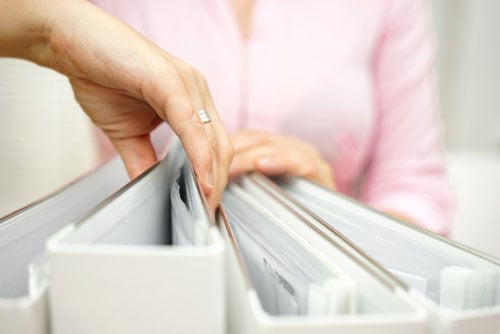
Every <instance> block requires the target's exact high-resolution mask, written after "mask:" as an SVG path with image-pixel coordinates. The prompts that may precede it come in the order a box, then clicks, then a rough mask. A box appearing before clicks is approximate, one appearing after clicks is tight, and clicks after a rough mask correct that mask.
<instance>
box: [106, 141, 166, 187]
mask: <svg viewBox="0 0 500 334" xmlns="http://www.w3.org/2000/svg"><path fill="white" fill-rule="evenodd" d="M111 142H112V143H113V145H114V146H115V148H116V150H117V151H118V153H119V154H120V156H121V158H122V160H123V162H124V164H125V168H126V169H127V173H128V175H129V176H130V178H131V179H133V178H136V177H137V176H139V175H140V174H142V173H143V172H144V171H145V170H147V169H148V168H149V167H151V166H152V165H154V164H155V163H156V161H157V157H156V152H155V150H154V148H153V144H152V143H151V139H150V137H149V134H147V135H142V136H137V137H128V138H112V139H111Z"/></svg>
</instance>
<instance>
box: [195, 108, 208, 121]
mask: <svg viewBox="0 0 500 334" xmlns="http://www.w3.org/2000/svg"><path fill="white" fill-rule="evenodd" d="M198 117H199V118H200V121H201V122H202V123H209V122H210V116H208V113H207V111H206V110H205V109H200V110H198Z"/></svg>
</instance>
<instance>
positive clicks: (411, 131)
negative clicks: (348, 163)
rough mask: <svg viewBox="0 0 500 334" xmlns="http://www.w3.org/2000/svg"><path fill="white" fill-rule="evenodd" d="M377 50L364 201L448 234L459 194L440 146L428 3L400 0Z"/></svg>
mask: <svg viewBox="0 0 500 334" xmlns="http://www.w3.org/2000/svg"><path fill="white" fill-rule="evenodd" d="M388 3H390V5H389V6H388V7H387V8H386V11H385V12H384V17H383V22H382V26H381V30H380V35H379V38H378V41H377V45H376V46H375V52H374V54H373V63H372V66H373V78H374V86H375V99H376V105H377V113H378V119H377V127H376V132H375V137H374V142H373V149H372V152H371V153H372V156H371V158H370V163H369V166H368V168H367V173H366V178H365V184H364V187H363V193H362V197H363V200H364V201H365V202H366V203H368V204H369V205H371V206H374V207H375V208H378V209H380V210H383V211H391V212H397V213H398V214H401V215H403V216H406V217H408V218H410V219H411V220H412V221H414V222H415V223H417V224H419V225H420V226H422V227H424V228H427V229H429V230H431V231H434V232H437V233H440V234H444V235H446V234H448V233H449V231H450V228H451V222H452V216H453V211H454V196H453V195H452V191H451V189H450V185H449V183H448V180H447V175H446V164H445V159H444V154H443V150H442V147H441V134H440V122H439V117H438V116H439V115H438V101H437V94H436V82H435V76H434V69H433V62H434V44H433V42H434V41H433V36H432V34H431V31H430V22H429V21H430V19H429V15H428V13H429V12H428V7H427V3H426V2H425V1H423V0H414V1H413V0H394V1H388Z"/></svg>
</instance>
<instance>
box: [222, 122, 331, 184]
mask: <svg viewBox="0 0 500 334" xmlns="http://www.w3.org/2000/svg"><path fill="white" fill-rule="evenodd" d="M231 139H232V141H233V147H234V159H233V163H232V164H231V167H230V169H229V175H230V176H231V177H235V176H238V175H241V174H244V173H247V172H250V171H258V172H261V173H263V174H266V175H280V174H289V175H295V176H303V177H305V178H307V179H310V180H311V181H314V182H316V183H318V184H321V185H323V186H325V187H328V188H330V189H335V184H334V177H333V172H332V169H331V168H330V165H329V164H328V163H327V162H326V161H325V160H323V158H322V157H321V154H320V152H319V151H318V149H317V148H315V147H314V146H312V145H310V144H308V143H305V142H303V141H301V140H298V139H295V138H293V137H288V136H284V135H279V134H271V133H266V132H260V131H248V130H245V131H241V132H239V133H237V134H235V135H233V136H232V138H231Z"/></svg>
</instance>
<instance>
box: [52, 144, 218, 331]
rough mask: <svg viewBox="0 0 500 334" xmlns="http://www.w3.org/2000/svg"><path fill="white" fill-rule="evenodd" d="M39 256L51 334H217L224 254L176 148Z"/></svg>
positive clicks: (191, 177)
mask: <svg viewBox="0 0 500 334" xmlns="http://www.w3.org/2000/svg"><path fill="white" fill-rule="evenodd" d="M172 241H173V242H174V243H172ZM47 247H48V253H49V260H50V261H49V263H50V271H51V273H50V275H51V289H50V305H51V320H52V331H53V333H54V334H66V333H72V334H79V333H82V334H83V333H86V334H87V333H92V334H99V333H103V334H104V333H105V334H110V333H120V334H127V333H149V334H154V333H215V334H216V333H224V332H225V327H224V326H225V298H224V286H225V281H224V258H223V254H224V244H223V242H222V239H221V238H220V235H219V233H218V231H217V229H216V227H215V225H214V224H213V222H212V221H211V219H210V218H209V215H208V213H207V209H206V206H205V202H204V201H203V198H202V196H201V194H200V190H199V187H198V184H197V183H196V181H195V179H194V173H193V172H192V170H191V168H190V167H189V164H188V163H187V158H186V156H185V153H184V151H183V150H182V149H181V147H180V144H179V142H176V144H175V145H173V147H172V148H171V149H170V150H169V152H168V154H167V157H166V158H165V159H163V160H162V161H161V162H159V163H158V164H156V165H155V166H154V167H152V168H151V169H150V170H148V171H147V172H145V173H144V174H142V175H141V176H139V177H138V178H137V179H135V180H133V181H132V182H131V183H129V184H128V185H127V186H125V187H124V188H122V189H121V190H120V191H118V192H117V193H115V194H114V195H113V196H111V197H110V198H108V199H107V200H105V201H104V202H102V203H101V204H100V205H99V206H98V207H97V208H96V209H95V210H92V211H91V212H89V213H87V215H86V216H85V217H84V218H82V219H81V220H79V221H78V222H76V223H75V224H72V225H69V226H68V227H66V228H65V229H63V230H62V231H60V232H59V233H57V234H56V235H55V236H54V237H52V238H51V239H50V240H49V242H48V246H47Z"/></svg>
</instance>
